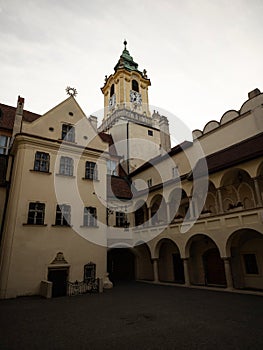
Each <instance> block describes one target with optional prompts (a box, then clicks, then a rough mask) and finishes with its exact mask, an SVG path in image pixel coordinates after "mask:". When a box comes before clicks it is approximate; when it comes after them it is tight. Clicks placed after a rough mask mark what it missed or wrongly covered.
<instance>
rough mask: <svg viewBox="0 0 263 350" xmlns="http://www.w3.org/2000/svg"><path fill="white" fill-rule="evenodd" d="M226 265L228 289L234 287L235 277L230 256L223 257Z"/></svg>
mask: <svg viewBox="0 0 263 350" xmlns="http://www.w3.org/2000/svg"><path fill="white" fill-rule="evenodd" d="M223 260H224V265H225V274H226V286H227V289H233V278H232V272H231V267H230V258H223Z"/></svg>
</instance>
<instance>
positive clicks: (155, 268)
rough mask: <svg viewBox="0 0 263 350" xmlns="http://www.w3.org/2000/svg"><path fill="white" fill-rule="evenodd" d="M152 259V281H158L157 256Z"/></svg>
mask: <svg viewBox="0 0 263 350" xmlns="http://www.w3.org/2000/svg"><path fill="white" fill-rule="evenodd" d="M152 260H153V276H154V283H158V282H159V272H158V258H155V259H152Z"/></svg>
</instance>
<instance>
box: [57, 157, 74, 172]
mask: <svg viewBox="0 0 263 350" xmlns="http://www.w3.org/2000/svg"><path fill="white" fill-rule="evenodd" d="M73 171H74V164H73V159H72V158H69V157H61V158H60V164H59V174H60V175H66V176H73Z"/></svg>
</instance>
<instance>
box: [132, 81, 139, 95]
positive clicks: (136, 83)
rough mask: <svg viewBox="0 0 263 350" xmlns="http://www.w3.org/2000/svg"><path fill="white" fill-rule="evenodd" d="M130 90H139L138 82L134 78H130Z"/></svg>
mask: <svg viewBox="0 0 263 350" xmlns="http://www.w3.org/2000/svg"><path fill="white" fill-rule="evenodd" d="M132 90H133V91H137V92H139V84H138V82H137V81H136V80H134V79H133V80H132Z"/></svg>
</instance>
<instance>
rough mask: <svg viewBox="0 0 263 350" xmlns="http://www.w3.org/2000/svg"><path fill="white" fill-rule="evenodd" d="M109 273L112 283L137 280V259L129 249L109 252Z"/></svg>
mask: <svg viewBox="0 0 263 350" xmlns="http://www.w3.org/2000/svg"><path fill="white" fill-rule="evenodd" d="M107 271H108V273H109V278H110V280H111V281H112V282H118V281H132V280H135V257H134V254H133V253H132V252H131V250H130V249H128V248H113V249H111V250H109V251H108V259H107Z"/></svg>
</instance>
